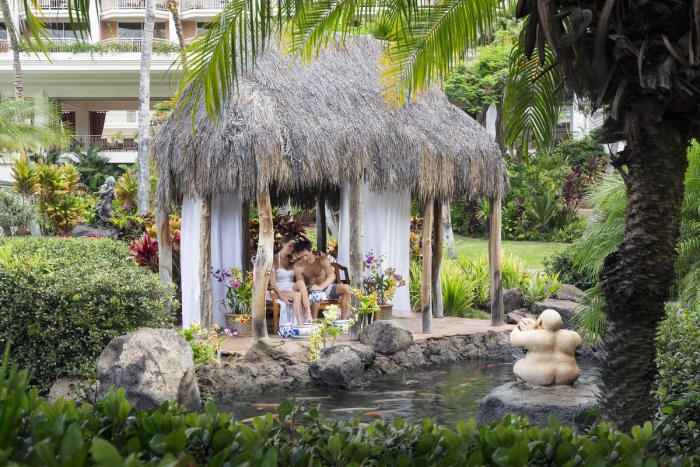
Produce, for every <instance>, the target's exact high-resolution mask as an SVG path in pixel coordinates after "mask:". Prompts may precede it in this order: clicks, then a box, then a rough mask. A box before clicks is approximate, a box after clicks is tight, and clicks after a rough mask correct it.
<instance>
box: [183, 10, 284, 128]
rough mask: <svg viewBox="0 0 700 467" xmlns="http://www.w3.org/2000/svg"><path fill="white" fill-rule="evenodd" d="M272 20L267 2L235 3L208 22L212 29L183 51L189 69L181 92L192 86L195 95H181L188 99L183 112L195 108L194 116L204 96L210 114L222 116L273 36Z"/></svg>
mask: <svg viewBox="0 0 700 467" xmlns="http://www.w3.org/2000/svg"><path fill="white" fill-rule="evenodd" d="M271 17H272V14H271V5H270V3H269V1H268V0H233V1H231V2H230V3H229V4H228V5H227V6H226V8H225V9H224V10H223V11H222V12H221V13H220V14H219V15H217V16H215V17H214V18H213V19H212V20H211V21H210V22H209V23H208V25H209V26H210V29H208V30H207V32H206V33H204V34H202V35H201V36H198V37H197V39H196V40H195V41H194V42H192V44H190V46H189V47H187V49H185V50H184V51H183V55H186V56H187V70H186V73H185V75H184V77H183V80H182V82H181V89H184V88H185V87H187V86H192V87H193V89H195V90H196V92H189V93H182V94H180V95H184V96H185V98H184V102H183V104H184V105H181V106H179V108H180V111H182V109H185V108H189V105H192V108H193V111H192V115H193V116H194V115H195V114H196V107H197V105H198V102H199V98H200V96H201V94H202V93H204V96H205V99H204V102H205V106H206V109H207V114H208V115H209V116H210V117H212V118H213V117H214V116H216V115H219V114H220V113H221V108H222V105H223V103H224V102H225V101H226V99H228V97H229V96H230V95H231V92H232V91H233V90H234V89H235V86H236V83H237V81H238V79H239V77H240V76H241V75H243V74H245V73H246V72H247V71H248V70H249V68H250V67H252V66H254V65H255V60H256V57H257V56H259V55H260V54H261V53H262V52H263V50H264V49H265V46H266V44H267V42H268V40H269V39H270V37H271V36H272V35H273V34H274V33H273V31H272V29H271ZM176 107H177V103H175V104H174V105H173V108H176Z"/></svg>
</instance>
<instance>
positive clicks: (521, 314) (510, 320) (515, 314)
mask: <svg viewBox="0 0 700 467" xmlns="http://www.w3.org/2000/svg"><path fill="white" fill-rule="evenodd" d="M523 318H530V319H534V320H535V321H537V316H535V315H533V314H532V313H530V312H528V311H527V309H526V308H520V309H518V310H514V311H511V312H510V313H506V317H505V319H506V324H518V323H520V320H521V319H523Z"/></svg>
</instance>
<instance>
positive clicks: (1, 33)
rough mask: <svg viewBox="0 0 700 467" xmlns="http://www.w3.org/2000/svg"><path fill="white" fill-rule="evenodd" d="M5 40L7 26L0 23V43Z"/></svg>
mask: <svg viewBox="0 0 700 467" xmlns="http://www.w3.org/2000/svg"><path fill="white" fill-rule="evenodd" d="M6 40H7V26H5V23H0V41H6Z"/></svg>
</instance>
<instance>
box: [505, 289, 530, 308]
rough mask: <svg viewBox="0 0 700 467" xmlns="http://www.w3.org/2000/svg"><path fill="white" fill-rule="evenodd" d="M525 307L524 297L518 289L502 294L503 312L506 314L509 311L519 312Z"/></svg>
mask: <svg viewBox="0 0 700 467" xmlns="http://www.w3.org/2000/svg"><path fill="white" fill-rule="evenodd" d="M524 306H525V297H524V296H523V291H522V290H520V289H519V288H515V289H508V290H506V291H505V292H503V311H504V312H505V313H508V312H509V311H515V310H519V309H520V308H523V307H524Z"/></svg>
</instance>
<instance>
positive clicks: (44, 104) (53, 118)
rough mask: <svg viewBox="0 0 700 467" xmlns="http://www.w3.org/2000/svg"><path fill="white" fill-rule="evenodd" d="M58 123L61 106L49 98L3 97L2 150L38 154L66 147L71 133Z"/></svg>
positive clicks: (0, 116) (0, 108)
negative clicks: (48, 148) (51, 148)
mask: <svg viewBox="0 0 700 467" xmlns="http://www.w3.org/2000/svg"><path fill="white" fill-rule="evenodd" d="M59 121H60V117H59V112H58V106H57V104H56V103H54V102H52V101H49V100H48V99H44V98H43V97H36V98H24V99H10V98H4V97H1V96H0V147H1V148H5V149H7V150H8V151H10V152H23V151H27V152H38V151H41V150H43V149H44V148H47V147H52V146H62V145H67V143H68V141H69V140H70V137H71V135H72V132H71V131H70V130H69V129H66V128H64V127H63V126H62V125H60V124H59V123H57V122H59Z"/></svg>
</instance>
